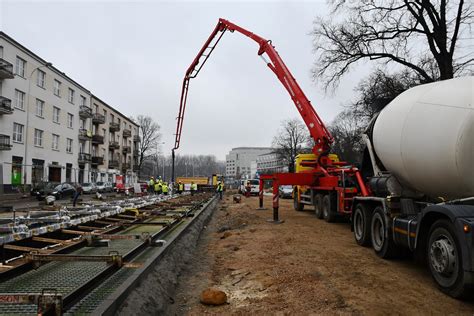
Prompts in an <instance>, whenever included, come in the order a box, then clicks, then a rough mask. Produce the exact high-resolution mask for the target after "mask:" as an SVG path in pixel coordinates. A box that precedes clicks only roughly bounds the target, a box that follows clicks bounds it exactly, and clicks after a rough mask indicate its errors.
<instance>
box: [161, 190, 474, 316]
mask: <svg viewBox="0 0 474 316" xmlns="http://www.w3.org/2000/svg"><path fill="white" fill-rule="evenodd" d="M280 202H281V208H280V216H281V218H282V219H284V220H285V222H284V223H283V224H279V225H276V224H272V223H269V222H267V219H269V218H271V215H272V214H271V197H265V205H266V207H267V210H263V211H262V210H257V209H256V208H257V207H258V198H257V197H251V198H243V199H242V202H241V203H234V202H233V200H232V195H231V194H227V195H226V196H225V198H224V201H223V202H222V203H221V204H220V205H219V206H218V208H217V210H216V212H215V214H214V216H213V218H212V220H211V221H210V223H209V225H208V226H207V228H206V229H204V231H203V233H202V236H201V239H200V241H199V243H198V246H197V248H196V250H195V255H194V257H193V259H192V260H191V262H190V264H188V265H187V267H186V268H185V270H184V271H183V272H182V274H181V276H180V277H179V280H178V288H177V290H176V294H175V297H174V300H173V301H174V304H172V305H170V306H169V310H168V311H167V314H178V315H181V314H188V315H201V314H216V315H217V314H218V315H222V314H237V315H240V314H282V315H287V314H298V315H299V314H303V315H304V314H370V315H373V314H376V315H381V314H398V315H400V314H401V315H405V314H408V315H413V314H431V315H441V314H443V315H446V314H455V315H461V314H466V315H467V314H470V315H472V314H473V313H474V302H473V301H470V302H469V301H468V302H466V301H460V300H456V299H453V298H451V297H449V296H447V295H445V294H443V293H442V292H440V291H438V290H437V289H436V287H435V286H434V284H433V281H432V279H431V276H430V275H429V272H428V271H427V270H426V269H425V268H424V267H422V266H421V265H419V264H416V263H415V262H414V260H412V259H411V258H406V259H400V260H382V259H380V258H378V257H377V256H376V255H375V254H374V253H373V250H372V249H371V248H364V247H360V246H358V245H357V244H356V243H355V241H354V237H353V234H352V232H351V230H350V225H349V224H348V223H336V224H329V223H326V222H325V221H323V220H319V219H317V218H316V217H315V216H314V215H313V212H312V210H308V211H304V212H297V211H295V210H294V209H293V205H292V200H280ZM209 287H212V288H217V289H220V290H223V291H224V292H226V294H227V296H228V303H227V304H225V305H221V306H207V305H203V304H201V303H200V300H199V298H200V294H201V292H202V291H203V290H205V289H207V288H209ZM400 302H406V303H407V304H400Z"/></svg>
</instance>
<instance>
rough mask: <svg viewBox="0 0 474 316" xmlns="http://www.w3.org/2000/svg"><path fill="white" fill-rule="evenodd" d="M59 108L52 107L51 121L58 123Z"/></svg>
mask: <svg viewBox="0 0 474 316" xmlns="http://www.w3.org/2000/svg"><path fill="white" fill-rule="evenodd" d="M60 112H61V110H60V109H59V108H57V107H53V122H54V123H59V113H60Z"/></svg>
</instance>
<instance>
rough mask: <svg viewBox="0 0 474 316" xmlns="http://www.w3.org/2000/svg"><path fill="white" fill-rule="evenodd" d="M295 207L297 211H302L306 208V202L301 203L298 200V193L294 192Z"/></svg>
mask: <svg viewBox="0 0 474 316" xmlns="http://www.w3.org/2000/svg"><path fill="white" fill-rule="evenodd" d="M293 196H294V197H293V207H294V208H295V211H298V212H302V211H303V209H304V204H301V203H300V202H299V201H298V193H297V192H295V193H294V194H293Z"/></svg>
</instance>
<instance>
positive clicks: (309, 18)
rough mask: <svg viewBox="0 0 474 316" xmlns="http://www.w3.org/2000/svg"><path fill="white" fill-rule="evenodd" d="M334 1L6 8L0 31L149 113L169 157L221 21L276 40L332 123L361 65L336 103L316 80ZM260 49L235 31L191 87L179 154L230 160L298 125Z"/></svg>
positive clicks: (128, 107) (114, 102)
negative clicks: (200, 57) (192, 71)
mask: <svg viewBox="0 0 474 316" xmlns="http://www.w3.org/2000/svg"><path fill="white" fill-rule="evenodd" d="M326 13H327V5H326V2H325V1H311V2H294V1H291V2H267V1H265V2H223V1H220V2H197V1H188V2H159V1H141V2H137V1H75V2H74V1H67V3H63V2H61V1H50V2H46V1H30V2H26V1H19V0H14V1H7V0H0V28H1V29H2V30H3V31H4V32H6V33H7V34H9V35H10V36H12V37H13V38H15V39H16V40H17V41H19V42H20V43H22V44H23V45H25V46H26V47H28V48H30V49H31V50H32V51H33V52H35V53H37V54H38V55H39V56H41V57H42V58H44V59H46V60H48V61H51V62H52V63H53V64H54V65H55V66H56V67H57V68H58V69H60V70H62V71H64V72H65V73H66V74H67V75H69V76H70V77H71V78H73V79H74V80H76V81H78V82H79V83H80V84H82V85H83V86H85V87H86V88H88V89H89V90H90V91H92V93H94V94H95V95H97V96H98V97H99V98H101V99H102V100H104V101H106V102H107V103H108V104H110V105H111V106H113V107H116V108H117V109H118V110H119V111H121V112H122V113H124V114H125V115H132V116H137V115H139V114H143V115H150V116H152V117H153V119H154V120H156V121H157V122H158V123H159V124H160V126H161V132H162V134H163V142H165V144H164V145H163V147H162V149H163V151H164V153H166V154H168V153H170V151H171V148H172V147H173V145H174V133H175V129H176V119H175V118H176V116H177V112H178V107H179V98H180V92H181V83H182V80H183V76H184V73H185V71H186V69H187V67H188V66H189V64H190V63H191V61H192V60H193V58H194V57H195V55H196V54H197V52H198V51H199V49H200V48H201V46H202V45H203V43H204V41H205V40H206V39H207V37H208V35H209V34H210V33H211V31H212V30H213V28H214V27H215V25H216V23H217V20H218V18H219V17H223V18H227V19H229V20H230V21H232V22H234V23H236V24H238V25H240V26H242V27H245V28H247V29H249V30H251V31H252V32H254V33H256V34H259V35H260V36H262V37H265V38H267V39H271V40H272V42H273V44H274V45H275V47H276V49H277V50H278V52H279V53H280V56H281V57H282V58H283V60H284V61H285V62H286V64H287V66H288V67H289V68H290V70H291V71H292V73H293V75H294V77H295V78H296V79H297V81H298V82H299V84H300V86H301V87H302V89H303V90H304V92H305V93H306V95H307V97H308V98H309V99H310V100H311V102H312V104H313V106H314V107H315V109H316V111H317V112H318V113H319V115H320V116H321V117H322V119H323V120H324V121H325V122H326V123H329V122H330V121H331V120H332V119H333V118H334V117H335V115H337V113H338V112H340V111H341V109H342V105H343V104H344V103H345V102H347V101H348V100H350V98H351V97H352V94H353V87H354V85H355V84H356V83H357V81H358V80H359V79H360V78H361V77H363V76H364V75H365V74H367V73H368V69H365V68H364V67H361V68H360V69H358V71H357V72H356V73H354V74H351V75H350V76H348V77H347V78H346V79H345V80H344V81H343V82H342V83H341V85H340V87H339V89H338V90H337V91H336V93H335V94H333V95H325V94H324V93H323V92H322V89H321V85H318V83H317V82H313V81H312V80H311V67H312V64H313V61H314V55H313V54H312V44H311V41H312V38H311V36H310V35H309V33H310V31H311V29H312V23H313V20H314V18H315V16H317V15H324V14H326ZM257 50H258V46H257V44H256V43H255V42H253V41H252V40H250V39H248V38H245V37H244V36H242V35H240V34H237V33H226V34H225V35H224V37H223V39H222V40H221V42H220V43H219V46H218V47H217V48H216V50H215V51H214V53H213V55H212V56H211V58H210V59H209V61H208V63H207V64H206V66H205V67H204V69H203V71H201V73H200V74H199V76H198V77H197V78H196V79H193V80H192V81H191V87H190V92H189V98H188V108H187V112H186V117H185V122H184V128H183V134H182V140H181V146H180V149H179V151H178V153H180V154H214V155H216V156H217V158H218V159H220V160H224V159H225V155H226V153H228V151H230V150H231V148H233V147H239V146H270V145H271V140H272V138H273V136H274V135H275V133H276V131H277V129H278V127H279V124H280V122H281V121H282V120H284V119H288V118H294V117H299V114H298V112H297V110H296V108H295V106H294V104H293V103H292V101H291V99H290V97H289V95H288V93H287V92H286V90H285V89H284V88H283V86H282V85H281V84H280V82H279V81H278V80H277V79H276V77H275V75H274V74H273V73H272V72H271V71H270V70H269V69H268V68H267V66H266V65H265V64H264V62H263V61H262V60H261V59H260V58H259V57H258V56H257Z"/></svg>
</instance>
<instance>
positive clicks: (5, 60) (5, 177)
mask: <svg viewBox="0 0 474 316" xmlns="http://www.w3.org/2000/svg"><path fill="white" fill-rule="evenodd" d="M95 100H97V98H95V97H94V96H92V94H91V92H90V91H89V90H88V89H86V88H85V87H83V86H82V85H80V84H79V83H77V82H76V81H74V80H73V79H71V78H70V77H69V76H67V75H66V74H64V72H62V71H60V70H59V69H57V68H55V67H54V66H53V65H52V64H51V63H49V62H47V61H45V60H44V59H42V58H41V57H39V56H37V55H36V54H34V53H33V52H32V51H30V50H29V49H27V48H26V47H24V46H23V45H21V44H20V43H18V42H16V41H15V40H14V39H12V38H11V37H9V36H8V35H7V34H5V33H3V32H0V188H1V189H4V188H5V189H6V190H7V191H8V190H10V189H12V188H14V187H16V186H20V185H24V184H26V185H31V184H36V183H38V182H40V181H48V182H79V183H83V182H90V181H94V180H95V179H97V176H96V174H97V170H98V166H99V164H98V161H97V160H93V159H92V158H93V157H97V154H98V153H100V149H99V148H98V146H97V145H98V144H97V143H96V141H97V138H94V135H95V134H94V132H97V131H99V132H100V131H101V130H102V129H101V127H100V125H101V124H100V123H98V121H100V120H98V117H97V116H94V115H95V114H97V113H98V112H96V111H95V104H96V103H97V102H95ZM108 108H110V109H111V110H110V111H111V112H114V111H113V108H112V107H110V106H108ZM115 112H116V115H117V116H118V117H120V120H121V123H123V124H125V125H123V126H124V127H126V130H127V131H130V132H126V135H129V136H127V137H126V138H122V137H123V135H120V136H119V137H120V140H122V139H124V140H123V141H125V140H126V145H127V146H124V147H125V148H126V149H121V148H122V147H121V146H119V147H120V148H117V150H126V155H123V151H122V155H121V158H123V159H124V160H123V161H124V162H125V163H124V164H121V165H119V166H118V167H117V168H119V169H118V170H119V171H125V172H123V173H122V174H126V175H129V176H130V179H132V178H133V169H132V163H131V162H132V161H133V158H132V156H131V155H132V153H133V142H131V143H129V142H128V140H129V139H130V140H133V135H134V134H133V131H136V133H137V134H136V135H138V127H137V125H136V124H134V123H133V122H132V121H131V120H129V119H127V118H126V117H125V116H123V115H121V114H120V113H118V112H117V111H115ZM132 123H133V124H132ZM104 124H105V123H104ZM105 128H106V129H107V131H109V129H110V126H105ZM138 140H139V139H138ZM123 141H122V143H123ZM123 144H125V143H123ZM129 154H130V155H129ZM94 155H95V156H94ZM106 155H108V152H107V153H106ZM129 162H130V164H127V163H129ZM129 167H130V168H129ZM114 170H115V169H114ZM1 189H0V190H1Z"/></svg>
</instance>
